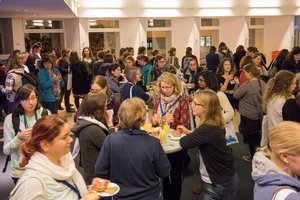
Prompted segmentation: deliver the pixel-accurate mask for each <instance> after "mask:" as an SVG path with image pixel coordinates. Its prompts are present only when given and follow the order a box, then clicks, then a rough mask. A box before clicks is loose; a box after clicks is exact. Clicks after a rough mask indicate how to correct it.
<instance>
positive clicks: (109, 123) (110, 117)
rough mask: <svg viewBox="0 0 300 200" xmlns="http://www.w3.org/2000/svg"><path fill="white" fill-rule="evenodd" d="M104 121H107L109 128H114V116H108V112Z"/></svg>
mask: <svg viewBox="0 0 300 200" xmlns="http://www.w3.org/2000/svg"><path fill="white" fill-rule="evenodd" d="M104 119H105V121H106V125H107V127H113V126H114V124H113V115H110V114H108V113H107V112H106V113H104Z"/></svg>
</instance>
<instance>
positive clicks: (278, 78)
mask: <svg viewBox="0 0 300 200" xmlns="http://www.w3.org/2000/svg"><path fill="white" fill-rule="evenodd" d="M295 88H296V81H295V74H294V73H292V72H290V71H287V70H281V71H279V72H278V73H277V74H276V75H275V76H274V77H273V78H271V79H270V80H269V81H268V84H267V87H266V91H265V93H264V96H263V108H264V109H265V110H266V112H267V118H268V129H269V130H270V129H271V128H272V127H273V126H275V125H276V124H278V123H279V122H281V121H283V119H282V107H283V105H284V103H285V102H286V101H287V100H288V99H290V98H292V95H293V91H294V89H295Z"/></svg>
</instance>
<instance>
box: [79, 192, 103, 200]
mask: <svg viewBox="0 0 300 200" xmlns="http://www.w3.org/2000/svg"><path fill="white" fill-rule="evenodd" d="M98 199H99V196H98V194H97V193H95V192H91V193H89V194H87V195H85V196H84V197H83V198H82V199H81V200H98Z"/></svg>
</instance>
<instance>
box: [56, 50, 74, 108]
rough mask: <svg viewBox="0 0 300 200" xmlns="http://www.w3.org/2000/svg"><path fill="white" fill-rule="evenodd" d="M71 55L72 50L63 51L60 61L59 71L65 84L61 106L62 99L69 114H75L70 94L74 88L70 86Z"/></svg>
mask: <svg viewBox="0 0 300 200" xmlns="http://www.w3.org/2000/svg"><path fill="white" fill-rule="evenodd" d="M70 54H71V49H63V50H62V59H60V67H59V69H60V73H61V75H62V78H63V80H64V83H65V84H64V86H63V88H62V90H61V99H60V104H61V102H62V99H63V98H64V102H65V106H66V110H67V112H70V113H73V112H75V110H74V109H73V108H71V104H70V94H71V88H72V87H71V84H70V83H72V80H70V79H71V78H72V70H71V68H70V61H69V58H70ZM59 108H62V106H61V105H60V106H59ZM60 110H61V109H60Z"/></svg>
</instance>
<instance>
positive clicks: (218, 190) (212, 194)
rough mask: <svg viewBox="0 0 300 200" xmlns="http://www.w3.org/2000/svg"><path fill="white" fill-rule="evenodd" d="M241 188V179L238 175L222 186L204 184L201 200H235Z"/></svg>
mask: <svg viewBox="0 0 300 200" xmlns="http://www.w3.org/2000/svg"><path fill="white" fill-rule="evenodd" d="M239 188H240V179H239V177H238V175H237V173H235V174H234V176H233V177H232V178H231V179H230V180H229V181H227V182H225V183H222V184H217V185H214V184H209V183H204V185H203V189H204V190H203V192H202V193H201V195H200V200H224V199H226V200H235V199H236V196H237V193H238V190H239Z"/></svg>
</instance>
